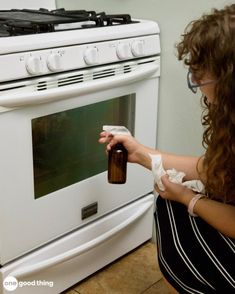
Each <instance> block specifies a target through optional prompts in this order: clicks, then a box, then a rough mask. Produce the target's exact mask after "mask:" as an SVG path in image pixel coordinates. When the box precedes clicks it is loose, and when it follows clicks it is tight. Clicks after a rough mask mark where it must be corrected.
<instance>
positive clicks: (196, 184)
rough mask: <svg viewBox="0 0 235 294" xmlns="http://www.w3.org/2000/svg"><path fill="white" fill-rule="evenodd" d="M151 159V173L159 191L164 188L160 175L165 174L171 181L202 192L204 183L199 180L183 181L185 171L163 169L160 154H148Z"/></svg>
mask: <svg viewBox="0 0 235 294" xmlns="http://www.w3.org/2000/svg"><path fill="white" fill-rule="evenodd" d="M149 156H150V157H151V160H152V173H153V177H154V183H156V184H157V185H158V187H159V189H160V190H161V191H164V190H165V187H164V185H163V184H162V180H161V177H162V176H163V175H165V174H167V175H168V176H169V180H170V181H171V182H172V183H176V184H182V185H183V186H186V187H187V188H189V189H191V190H193V191H195V192H198V193H202V192H203V191H204V185H203V183H202V182H201V181H199V180H192V181H185V182H183V178H184V177H185V173H184V172H181V171H177V170H176V169H174V168H173V169H169V170H164V168H163V165H162V156H161V155H160V154H157V155H153V154H149Z"/></svg>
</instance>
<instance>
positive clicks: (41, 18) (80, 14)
mask: <svg viewBox="0 0 235 294" xmlns="http://www.w3.org/2000/svg"><path fill="white" fill-rule="evenodd" d="M135 22H136V21H133V20H132V19H131V16H130V15H129V14H106V13H105V12H100V13H96V12H95V11H86V10H65V9H64V8H61V9H57V10H51V11H49V10H47V9H43V8H41V9H39V10H30V9H22V10H20V9H12V10H0V37H6V36H19V35H26V34H40V33H49V32H54V31H55V28H56V26H57V25H58V24H68V23H82V24H81V26H80V27H78V28H83V29H84V28H93V27H104V26H114V25H123V24H131V23H135ZM63 30H64V29H63ZM67 30H69V28H67Z"/></svg>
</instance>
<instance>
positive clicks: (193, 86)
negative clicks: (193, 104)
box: [187, 68, 216, 94]
mask: <svg viewBox="0 0 235 294" xmlns="http://www.w3.org/2000/svg"><path fill="white" fill-rule="evenodd" d="M215 82H216V81H215V80H209V81H206V82H204V83H200V84H198V83H195V82H194V78H193V73H192V70H191V69H190V68H189V70H188V74H187V83H188V87H189V89H190V90H191V91H192V92H193V93H194V94H195V93H197V88H199V87H203V86H206V85H209V84H213V83H215Z"/></svg>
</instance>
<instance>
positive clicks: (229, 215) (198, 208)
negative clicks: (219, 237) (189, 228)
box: [193, 198, 235, 238]
mask: <svg viewBox="0 0 235 294" xmlns="http://www.w3.org/2000/svg"><path fill="white" fill-rule="evenodd" d="M193 211H194V212H195V213H196V214H197V215H198V216H199V217H201V218H202V219H203V220H205V221H206V222H207V223H208V224H210V225H211V226H212V227H214V228H215V229H216V230H218V231H219V232H221V233H222V234H224V235H226V236H228V237H230V238H235V206H233V205H230V204H225V203H221V202H218V201H215V200H212V199H208V198H202V199H200V200H198V201H197V203H196V204H195V206H194V209H193Z"/></svg>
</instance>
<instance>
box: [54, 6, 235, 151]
mask: <svg viewBox="0 0 235 294" xmlns="http://www.w3.org/2000/svg"><path fill="white" fill-rule="evenodd" d="M232 2H234V1H224V0H206V1H205V0H197V1H195V0H178V1H173V0H89V1H88V0H79V1H76V0H57V4H58V6H59V7H65V8H67V9H86V10H95V11H97V12H101V11H105V12H107V13H129V14H131V16H132V17H133V18H134V17H135V18H145V19H151V20H155V21H157V22H158V23H159V26H160V29H161V48H162V53H161V55H162V71H161V81H160V100H159V113H158V115H159V124H158V143H157V145H158V148H159V149H161V150H165V151H170V152H175V153H179V154H199V155H200V154H201V153H202V152H203V149H202V147H201V137H202V127H201V123H200V119H201V106H200V94H197V95H194V94H192V93H191V91H190V90H189V89H188V88H187V83H186V69H185V68H184V67H183V65H182V63H181V62H179V61H178V60H177V58H176V54H175V53H176V51H175V48H174V44H175V43H176V42H178V41H179V39H180V35H181V34H182V33H183V30H184V28H185V26H186V25H187V24H188V23H189V22H190V21H191V20H193V19H196V18H198V17H200V16H201V15H202V13H204V12H209V11H210V10H211V8H212V7H216V8H220V7H223V6H224V5H227V4H231V3H232Z"/></svg>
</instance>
